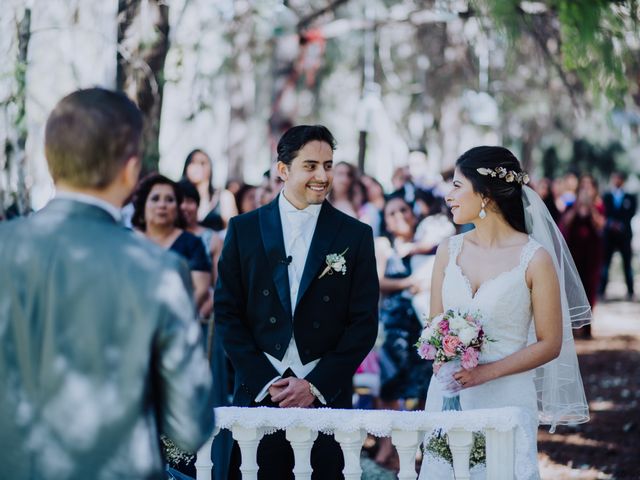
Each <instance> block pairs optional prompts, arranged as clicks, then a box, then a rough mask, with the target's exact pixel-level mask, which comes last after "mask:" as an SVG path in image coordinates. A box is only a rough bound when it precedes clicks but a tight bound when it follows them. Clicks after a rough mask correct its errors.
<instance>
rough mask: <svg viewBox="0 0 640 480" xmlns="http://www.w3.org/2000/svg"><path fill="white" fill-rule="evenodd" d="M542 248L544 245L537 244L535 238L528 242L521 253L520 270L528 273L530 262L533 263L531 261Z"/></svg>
mask: <svg viewBox="0 0 640 480" xmlns="http://www.w3.org/2000/svg"><path fill="white" fill-rule="evenodd" d="M540 247H542V245H540V244H539V243H538V242H536V241H535V240H534V239H533V238H529V242H527V244H526V245H525V246H524V247H523V248H522V253H520V268H521V269H522V271H523V272H526V271H527V268H528V267H529V262H531V259H532V258H533V256H534V255H535V254H536V252H537V251H538V249H539V248H540Z"/></svg>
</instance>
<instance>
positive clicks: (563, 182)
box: [536, 172, 637, 338]
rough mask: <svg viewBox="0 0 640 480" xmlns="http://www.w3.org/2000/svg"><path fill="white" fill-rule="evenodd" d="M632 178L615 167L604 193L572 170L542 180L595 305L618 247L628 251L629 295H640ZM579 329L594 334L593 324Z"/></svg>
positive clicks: (625, 254)
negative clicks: (628, 183) (639, 290)
mask: <svg viewBox="0 0 640 480" xmlns="http://www.w3.org/2000/svg"><path fill="white" fill-rule="evenodd" d="M626 180H627V176H626V175H625V174H624V173H622V172H614V173H613V174H612V175H611V177H610V179H609V185H610V187H609V189H608V190H607V191H606V192H605V193H604V194H603V195H601V194H600V188H599V185H598V182H597V180H596V179H595V178H594V177H593V176H592V175H590V174H582V175H580V176H578V175H576V174H574V173H568V174H566V175H564V176H563V177H561V178H558V179H555V180H549V179H543V180H542V181H540V182H538V183H537V185H536V188H537V190H538V193H539V194H540V196H541V197H542V198H543V199H544V201H545V204H546V205H547V207H548V208H549V211H550V212H551V213H552V215H553V217H554V219H555V220H556V222H557V223H558V225H559V227H560V230H561V231H562V233H563V235H564V237H565V240H566V242H567V245H568V246H569V250H570V251H571V254H572V256H573V259H574V261H575V263H576V267H577V269H578V273H579V274H580V278H581V280H582V283H583V285H584V288H585V291H586V293H587V297H588V299H589V303H590V304H591V307H592V308H593V307H594V306H595V305H596V303H597V301H598V300H601V299H606V293H607V284H608V283H609V268H610V265H611V261H612V258H613V255H614V254H615V253H616V252H620V255H621V257H622V267H623V272H624V278H625V283H626V289H627V292H626V298H627V300H634V299H635V292H634V285H633V268H632V239H633V231H632V228H631V220H632V219H633V217H634V215H635V214H636V211H637V199H636V197H635V195H633V194H631V193H629V192H627V191H625V182H626ZM577 334H578V335H582V336H584V337H587V338H589V337H590V336H591V330H590V326H585V327H583V329H582V331H580V332H577Z"/></svg>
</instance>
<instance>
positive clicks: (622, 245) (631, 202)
mask: <svg viewBox="0 0 640 480" xmlns="http://www.w3.org/2000/svg"><path fill="white" fill-rule="evenodd" d="M626 179H627V178H626V175H625V174H624V173H622V172H614V173H613V174H612V175H611V185H612V187H613V188H612V189H611V190H610V191H609V192H607V193H605V194H604V196H603V198H602V201H603V203H604V208H605V215H606V218H607V221H606V224H605V227H604V243H605V258H604V266H603V269H602V279H601V282H600V296H602V297H603V296H604V294H605V291H606V288H607V283H608V281H609V266H610V264H611V258H612V257H613V254H614V253H615V252H616V251H619V252H620V254H621V255H622V266H623V269H624V279H625V282H626V284H627V298H628V299H632V298H633V296H634V294H633V270H632V267H631V257H632V251H631V239H632V236H633V233H632V231H631V219H632V218H633V216H634V215H635V214H636V209H637V200H636V197H635V195H632V194H630V193H627V192H625V191H624V184H625V181H626Z"/></svg>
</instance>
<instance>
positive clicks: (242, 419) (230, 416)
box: [215, 407, 526, 442]
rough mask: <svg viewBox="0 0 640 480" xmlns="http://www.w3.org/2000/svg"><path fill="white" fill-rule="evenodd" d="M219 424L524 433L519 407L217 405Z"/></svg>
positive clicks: (384, 433)
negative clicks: (438, 409)
mask: <svg viewBox="0 0 640 480" xmlns="http://www.w3.org/2000/svg"><path fill="white" fill-rule="evenodd" d="M215 411H216V427H218V428H219V429H230V428H231V427H232V426H234V425H238V426H241V427H244V428H263V429H265V432H274V431H276V430H286V429H287V428H289V427H306V428H309V429H311V430H316V431H319V432H323V433H326V434H332V433H334V432H335V431H343V432H355V431H359V430H365V431H366V432H367V433H369V434H371V435H374V436H376V437H388V436H390V435H391V432H392V431H393V430H406V431H424V432H429V431H431V430H434V429H441V430H442V431H444V432H447V431H449V430H450V429H452V428H460V429H463V430H466V431H468V432H477V431H480V430H483V429H485V428H493V429H496V430H498V431H507V430H510V429H515V432H516V442H517V441H518V439H519V437H520V436H521V435H524V432H523V431H522V429H521V428H520V425H521V424H523V423H525V421H526V420H525V419H524V412H523V411H522V410H521V409H520V408H517V407H504V408H495V409H487V410H468V411H456V412H437V413H435V412H425V411H417V412H416V411H414V412H398V411H393V410H355V409H353V410H346V409H332V408H314V409H310V408H269V407H252V408H249V407H246V408H245V407H218V408H216V410H215Z"/></svg>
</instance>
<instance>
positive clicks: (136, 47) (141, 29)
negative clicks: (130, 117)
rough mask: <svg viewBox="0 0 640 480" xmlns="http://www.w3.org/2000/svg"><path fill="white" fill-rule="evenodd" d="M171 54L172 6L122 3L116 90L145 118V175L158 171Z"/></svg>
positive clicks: (133, 0) (157, 0) (136, 0)
mask: <svg viewBox="0 0 640 480" xmlns="http://www.w3.org/2000/svg"><path fill="white" fill-rule="evenodd" d="M168 51H169V6H168V4H167V2H164V1H162V0H118V53H117V55H118V67H117V73H116V88H118V90H122V91H124V92H125V93H126V94H127V95H128V96H129V97H130V98H131V99H132V100H134V101H135V102H136V103H137V104H138V107H139V108H140V110H141V111H142V115H143V117H144V126H143V130H142V142H143V156H142V169H143V172H151V171H157V170H158V161H159V159H160V153H159V142H158V138H159V135H160V115H161V113H162V94H163V90H164V64H165V60H166V58H167V52H168Z"/></svg>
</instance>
